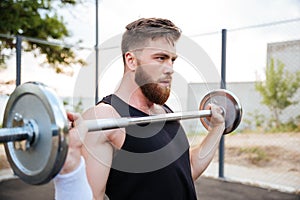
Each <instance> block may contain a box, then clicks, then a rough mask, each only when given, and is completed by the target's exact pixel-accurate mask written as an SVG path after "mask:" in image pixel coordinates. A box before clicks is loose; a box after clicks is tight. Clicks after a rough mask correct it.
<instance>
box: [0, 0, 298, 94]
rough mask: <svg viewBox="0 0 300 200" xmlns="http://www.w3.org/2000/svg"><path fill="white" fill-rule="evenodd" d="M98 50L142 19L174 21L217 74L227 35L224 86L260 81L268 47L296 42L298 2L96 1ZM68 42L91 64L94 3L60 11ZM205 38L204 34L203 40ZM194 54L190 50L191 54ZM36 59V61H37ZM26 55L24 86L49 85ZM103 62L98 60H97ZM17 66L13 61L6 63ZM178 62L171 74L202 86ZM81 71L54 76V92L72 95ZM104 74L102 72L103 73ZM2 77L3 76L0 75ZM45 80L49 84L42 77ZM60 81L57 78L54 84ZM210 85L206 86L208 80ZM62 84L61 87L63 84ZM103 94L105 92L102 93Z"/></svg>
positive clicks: (114, 68)
mask: <svg viewBox="0 0 300 200" xmlns="http://www.w3.org/2000/svg"><path fill="white" fill-rule="evenodd" d="M98 8H99V10H98V11H99V18H98V26H99V32H98V33H99V34H98V39H99V45H100V50H101V48H102V44H105V43H106V42H107V41H108V40H110V39H111V38H112V37H114V36H118V35H121V34H122V33H123V31H124V29H125V26H126V25H127V24H128V23H130V22H132V21H133V20H136V19H138V18H141V17H162V18H168V19H170V20H171V21H173V22H174V23H175V24H176V25H177V26H178V27H180V28H181V30H182V32H183V35H184V36H186V37H188V38H190V39H191V40H192V41H193V42H194V43H195V44H197V45H198V46H199V47H200V48H202V49H203V51H204V53H206V54H207V56H208V58H209V59H211V61H212V63H213V64H214V66H215V68H216V69H217V70H218V72H219V73H220V68H221V67H220V66H221V34H220V33H221V30H222V29H227V30H228V31H227V61H226V62H227V69H226V76H227V78H226V80H227V81H228V82H243V81H255V80H258V79H263V76H264V69H265V66H266V56H267V55H266V51H267V44H268V43H272V42H281V41H288V40H299V39H300V0H209V1H203V0H185V1H179V0H151V1H149V0H147V1H146V0H126V1H124V0H101V1H100V0H99V7H98ZM58 13H59V15H61V16H63V17H64V21H65V24H66V26H67V28H68V29H69V30H70V33H71V34H72V36H71V37H70V38H69V39H67V40H66V42H67V43H69V44H72V43H75V42H76V41H79V40H81V41H82V43H81V46H84V47H87V48H90V49H91V50H87V51H83V52H79V56H80V57H82V58H83V59H91V57H92V49H93V48H94V46H95V43H96V34H95V32H96V31H95V30H96V28H95V23H96V21H95V0H82V3H81V4H79V5H77V6H76V7H68V8H65V9H59V10H58ZM297 18H298V21H296V22H290V23H285V24H279V25H272V26H267V27H260V28H252V29H243V30H236V29H237V28H241V27H248V26H252V25H258V24H266V23H272V22H278V21H284V20H289V19H297ZM206 33H208V34H206ZM192 51H193V50H191V53H194V52H192ZM37 59H38V60H37ZM37 59H36V58H34V57H33V56H32V55H26V56H23V58H22V67H23V68H24V70H23V75H22V76H23V80H22V82H24V81H26V80H32V79H39V80H42V81H44V80H47V79H49V80H53V79H52V78H50V77H52V72H51V70H49V69H44V68H37V67H36V65H38V63H40V62H41V61H39V60H41V59H42V58H37ZM100 59H101V58H100ZM9 62H10V65H12V66H13V65H15V64H14V62H15V60H11V61H9ZM187 62H188V61H187V60H182V59H181V60H180V59H178V61H177V63H175V65H174V69H175V71H176V72H178V73H179V74H182V76H183V77H184V78H185V79H186V80H187V82H201V81H203V79H202V78H203V77H201V74H199V73H198V72H197V71H195V69H196V70H197V68H198V67H199V66H196V65H195V64H193V65H192V66H191V65H189V64H188V63H187ZM121 65H122V63H121V59H120V57H118V58H115V59H113V60H112V62H111V63H110V66H109V69H108V70H107V71H105V74H104V75H102V76H101V77H100V81H101V83H102V84H100V85H106V87H105V89H107V90H108V91H109V90H113V89H114V88H115V87H116V85H115V84H116V83H118V80H119V79H120V77H121V76H122V74H121V72H122V70H120V66H121ZM13 70H14V69H8V72H9V74H10V75H9V76H8V75H7V74H6V75H3V73H0V78H1V79H5V78H11V77H12V78H15V75H14V73H13ZM79 71H80V69H79V68H75V75H74V76H73V77H64V76H56V75H55V74H54V75H53V77H54V76H55V77H56V78H55V80H56V81H51V85H50V86H53V87H60V89H59V90H60V91H59V92H60V94H65V95H66V94H67V93H68V92H69V93H70V90H69V87H64V86H65V85H66V86H67V85H70V84H74V83H75V81H76V78H77V77H76V75H78V73H80V72H79ZM103 73H104V72H103ZM1 74H2V75H1ZM43 74H45V75H46V76H47V78H45V77H43V76H42V75H43ZM57 77H58V78H57ZM206 81H209V80H206ZM62 82H64V84H62ZM105 89H104V88H103V90H104V92H106V91H105Z"/></svg>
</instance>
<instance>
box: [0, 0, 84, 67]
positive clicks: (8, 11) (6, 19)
mask: <svg viewBox="0 0 300 200" xmlns="http://www.w3.org/2000/svg"><path fill="white" fill-rule="evenodd" d="M76 3H77V2H76V0H60V1H59V0H57V1H51V0H1V1H0V13H1V15H0V34H1V35H8V36H16V35H21V36H25V37H30V38H37V39H40V40H45V41H48V40H51V39H56V40H63V39H64V38H66V37H68V36H70V34H69V31H68V30H67V28H66V26H65V22H64V19H63V17H62V16H59V15H58V11H57V10H56V8H59V7H64V6H74V5H75V4H76ZM24 43H25V44H24ZM22 44H23V45H22V49H23V50H24V51H33V50H34V52H35V53H36V54H37V55H39V54H45V55H46V58H47V62H48V63H49V64H50V65H51V66H52V67H54V68H56V69H60V67H59V66H61V65H62V66H64V65H69V64H71V63H83V61H82V60H80V59H76V57H75V54H74V52H73V51H72V50H71V49H70V48H66V47H62V46H58V45H56V46H55V45H45V44H41V43H38V42H36V41H31V40H29V41H28V40H24V42H23V43H22ZM15 45H16V44H15V39H14V38H13V37H1V38H0V52H1V56H0V66H5V60H6V59H7V58H9V57H10V56H11V55H12V53H13V50H14V49H15Z"/></svg>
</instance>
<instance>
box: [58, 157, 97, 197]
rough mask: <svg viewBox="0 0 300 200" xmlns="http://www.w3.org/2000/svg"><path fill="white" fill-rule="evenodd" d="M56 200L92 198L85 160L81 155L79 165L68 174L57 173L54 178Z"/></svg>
mask: <svg viewBox="0 0 300 200" xmlns="http://www.w3.org/2000/svg"><path fill="white" fill-rule="evenodd" d="M54 188H55V199H56V200H69V199H70V200H77V199H78V200H92V199H93V193H92V190H91V187H90V185H89V183H88V180H87V176H86V171H85V161H84V158H83V157H81V161H80V165H79V167H78V168H77V169H76V170H74V171H73V172H70V173H68V174H58V175H57V176H56V177H55V178H54Z"/></svg>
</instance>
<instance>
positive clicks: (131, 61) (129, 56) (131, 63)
mask: <svg viewBox="0 0 300 200" xmlns="http://www.w3.org/2000/svg"><path fill="white" fill-rule="evenodd" d="M124 57H125V62H126V65H127V67H128V68H129V69H130V70H132V71H135V70H136V67H137V60H136V57H135V55H134V54H133V53H132V52H129V51H128V52H126V53H125V56H124Z"/></svg>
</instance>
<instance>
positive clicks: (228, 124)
mask: <svg viewBox="0 0 300 200" xmlns="http://www.w3.org/2000/svg"><path fill="white" fill-rule="evenodd" d="M210 103H213V104H216V105H218V106H221V107H222V108H223V109H224V112H225V113H224V115H225V130H224V133H223V134H228V133H231V132H232V131H234V130H235V129H236V128H237V127H238V125H239V124H240V122H241V119H242V113H243V112H242V106H241V104H240V102H239V99H238V98H237V97H236V96H235V95H234V94H233V93H232V92H230V91H228V90H225V89H217V90H213V91H211V92H209V93H208V94H206V95H205V96H204V98H203V99H202V101H201V103H200V106H199V109H200V110H206V109H207V107H208V104H210ZM200 120H201V123H202V124H203V126H204V127H205V128H206V129H208V127H209V126H210V117H203V118H200Z"/></svg>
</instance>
